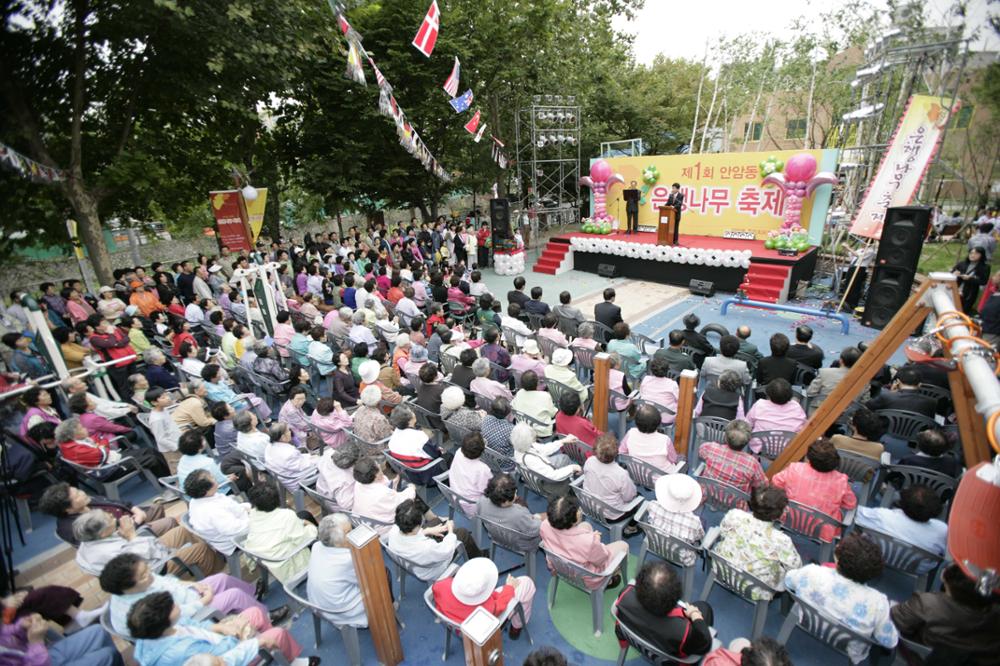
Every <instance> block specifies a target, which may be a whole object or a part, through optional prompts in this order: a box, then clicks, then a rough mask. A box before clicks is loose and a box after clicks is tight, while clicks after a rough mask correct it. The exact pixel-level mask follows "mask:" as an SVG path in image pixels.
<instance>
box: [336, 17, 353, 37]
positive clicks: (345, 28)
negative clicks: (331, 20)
mask: <svg viewBox="0 0 1000 666" xmlns="http://www.w3.org/2000/svg"><path fill="white" fill-rule="evenodd" d="M337 25H339V26H340V31H341V32H342V33H344V34H345V35H346V34H347V33H348V32H350V30H351V24H350V23H348V22H347V19H345V18H344V15H343V14H337Z"/></svg>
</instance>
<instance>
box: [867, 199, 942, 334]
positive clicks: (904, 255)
mask: <svg viewBox="0 0 1000 666" xmlns="http://www.w3.org/2000/svg"><path fill="white" fill-rule="evenodd" d="M930 223H931V209H930V208H929V207H927V206H897V207H895V208H889V209H887V210H886V211H885V222H884V223H883V224H882V237H881V239H880V240H879V245H878V254H877V255H876V257H875V268H874V271H873V273H872V281H871V287H870V288H869V290H868V299H867V300H866V301H865V311H864V313H863V314H862V315H861V323H862V324H864V325H865V326H869V327H871V328H877V329H882V328H885V326H886V324H888V323H889V322H890V321H891V320H892V318H893V317H894V316H895V314H896V312H897V311H899V308H900V307H902V305H903V303H905V302H906V299H908V298H909V297H910V289H911V288H912V287H913V278H914V276H915V275H916V272H917V262H918V261H919V259H920V250H921V248H922V247H923V245H924V239H925V238H927V229H928V227H929V226H930Z"/></svg>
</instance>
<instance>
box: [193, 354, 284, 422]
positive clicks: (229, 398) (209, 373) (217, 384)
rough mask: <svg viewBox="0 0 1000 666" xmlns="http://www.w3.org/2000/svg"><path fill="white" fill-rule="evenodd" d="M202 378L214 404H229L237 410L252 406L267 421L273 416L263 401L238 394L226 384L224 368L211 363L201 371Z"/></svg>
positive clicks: (245, 394)
mask: <svg viewBox="0 0 1000 666" xmlns="http://www.w3.org/2000/svg"><path fill="white" fill-rule="evenodd" d="M201 378H202V379H203V380H205V389H206V390H207V391H208V399H209V400H211V401H213V402H228V403H229V404H230V405H233V406H234V407H235V408H236V409H245V407H246V405H250V407H251V408H252V409H253V411H254V412H255V413H256V414H257V416H258V417H259V418H260V419H261V420H262V421H266V420H267V419H268V418H270V416H271V408H270V407H268V406H267V403H265V402H264V401H263V400H261V399H260V398H258V397H257V396H256V395H254V394H252V393H241V394H237V393H236V392H235V391H233V389H232V387H231V386H230V385H229V384H228V383H226V380H225V378H224V377H223V374H222V368H221V367H220V366H218V365H215V364H214V363H209V364H208V365H206V366H205V367H204V368H202V369H201Z"/></svg>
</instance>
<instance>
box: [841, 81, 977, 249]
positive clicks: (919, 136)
mask: <svg viewBox="0 0 1000 666" xmlns="http://www.w3.org/2000/svg"><path fill="white" fill-rule="evenodd" d="M941 101H942V100H941V98H940V97H932V96H929V95H913V96H912V97H910V103H909V104H908V105H907V107H906V111H905V112H904V113H903V117H902V118H900V120H899V127H897V128H896V133H895V134H894V135H893V137H892V141H890V142H889V149H888V150H887V151H886V153H885V157H883V158H882V164H880V165H879V168H878V172H877V173H876V174H875V178H873V179H872V182H871V184H869V186H868V191H867V192H865V197H864V200H862V202H861V206H860V207H859V208H858V212H857V214H856V215H855V217H854V222H853V223H852V224H851V233H852V234H855V235H858V236H865V237H867V238H879V237H881V235H882V222H883V221H884V220H885V211H886V209H887V208H890V207H892V206H906V205H908V204H909V203H910V202H911V201H913V197H914V195H915V194H916V193H917V188H919V187H920V181H922V180H923V178H924V173H926V171H927V167H928V166H929V165H930V163H931V161H932V160H933V159H934V154H935V153H937V149H938V145H939V144H940V143H941V137H942V134H943V131H944V128H945V127H946V126H947V124H948V120H949V118H950V117H951V113H949V111H948V107H946V106H942V105H941ZM957 110H958V102H957V101H956V103H955V104H954V105H953V106H952V113H953V112H955V111H957Z"/></svg>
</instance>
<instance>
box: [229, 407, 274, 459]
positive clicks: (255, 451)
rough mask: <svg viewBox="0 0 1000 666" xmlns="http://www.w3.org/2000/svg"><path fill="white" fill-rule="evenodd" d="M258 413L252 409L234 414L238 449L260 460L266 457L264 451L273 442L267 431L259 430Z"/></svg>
mask: <svg viewBox="0 0 1000 666" xmlns="http://www.w3.org/2000/svg"><path fill="white" fill-rule="evenodd" d="M257 423H258V421H257V415H256V414H254V413H253V412H250V411H245V412H237V413H236V414H235V415H234V416H233V428H235V429H236V449H237V450H238V451H241V452H243V453H245V454H247V455H249V456H252V457H254V458H257V459H259V460H263V459H264V451H265V449H267V445H268V444H270V443H271V438H270V437H268V436H267V434H266V433H263V432H261V431H260V430H257Z"/></svg>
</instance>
